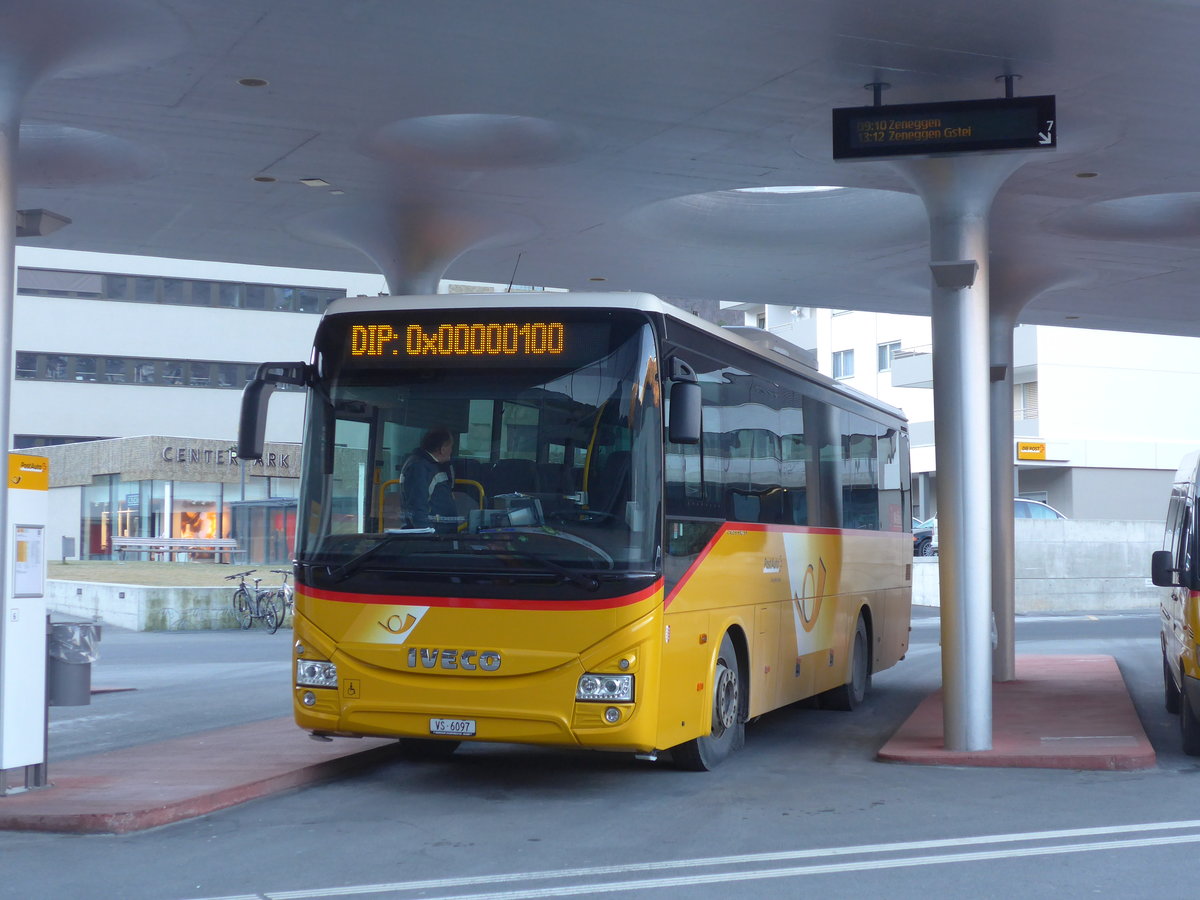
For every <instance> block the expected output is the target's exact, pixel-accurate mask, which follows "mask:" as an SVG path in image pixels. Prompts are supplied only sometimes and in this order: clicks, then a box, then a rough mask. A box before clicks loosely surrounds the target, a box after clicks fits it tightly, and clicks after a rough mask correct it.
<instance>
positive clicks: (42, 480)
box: [8, 453, 50, 491]
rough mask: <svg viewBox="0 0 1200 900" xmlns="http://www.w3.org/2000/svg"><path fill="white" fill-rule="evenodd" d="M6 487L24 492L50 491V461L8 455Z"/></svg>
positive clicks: (41, 457)
mask: <svg viewBox="0 0 1200 900" xmlns="http://www.w3.org/2000/svg"><path fill="white" fill-rule="evenodd" d="M8 486H9V487H10V488H18V489H20V490H26V491H48V490H50V460H48V459H46V457H44V456H24V455H22V454H19V453H10V454H8Z"/></svg>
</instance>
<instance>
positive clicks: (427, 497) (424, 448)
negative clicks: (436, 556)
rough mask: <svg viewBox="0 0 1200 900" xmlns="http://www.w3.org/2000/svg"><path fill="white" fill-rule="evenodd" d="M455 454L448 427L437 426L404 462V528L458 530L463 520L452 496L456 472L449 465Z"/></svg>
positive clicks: (401, 488) (402, 482) (402, 483)
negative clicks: (458, 513)
mask: <svg viewBox="0 0 1200 900" xmlns="http://www.w3.org/2000/svg"><path fill="white" fill-rule="evenodd" d="M453 454H454V435H452V434H451V433H450V429H449V428H445V427H437V428H431V429H430V430H429V431H427V432H425V435H424V437H422V438H421V445H420V446H419V447H417V449H415V450H413V452H412V453H410V454H409V456H408V459H406V460H405V461H404V465H403V467H402V468H401V469H400V502H401V504H402V506H403V510H404V513H403V527H405V528H430V527H432V528H436V529H437V530H438V531H447V532H453V531H457V530H458V523H459V522H461V521H462V519H461V517H459V516H458V515H457V509H456V508H455V505H454V497H453V496H452V494H451V491H452V490H453V488H454V469H453V468H451V466H450V457H451V456H452V455H453Z"/></svg>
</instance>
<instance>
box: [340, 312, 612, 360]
mask: <svg viewBox="0 0 1200 900" xmlns="http://www.w3.org/2000/svg"><path fill="white" fill-rule="evenodd" d="M609 336H610V326H609V324H608V323H607V322H596V321H588V322H581V321H573V320H572V319H571V318H568V317H559V316H537V317H531V318H525V317H523V316H520V315H517V316H514V315H512V314H511V313H509V314H507V315H505V314H504V313H500V314H498V315H496V316H494V317H488V316H479V315H478V314H472V315H465V316H464V315H455V314H454V313H444V314H436V313H435V314H431V313H417V314H396V313H382V314H379V315H368V316H359V315H352V316H338V317H335V318H334V320H333V321H331V322H329V323H327V325H326V326H325V328H324V329H323V337H322V339H321V341H320V343H321V345H322V346H328V347H329V348H330V350H331V351H332V352H333V353H334V355H335V356H336V357H337V358H338V359H340V360H341V361H342V365H348V366H352V367H355V368H362V367H371V368H392V367H397V366H400V367H403V366H416V367H428V366H437V367H445V366H450V367H462V366H472V367H473V366H489V365H498V364H500V365H502V364H515V365H520V366H524V367H531V366H532V367H543V366H545V367H560V366H572V365H578V364H579V363H580V362H581V361H584V360H587V359H589V358H591V359H594V358H595V355H596V354H598V353H603V352H604V348H605V347H606V346H607V345H608V341H609ZM330 339H332V343H326V342H327V341H330ZM335 347H336V348H337V349H336V350H335V349H334V348H335Z"/></svg>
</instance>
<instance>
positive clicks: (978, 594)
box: [894, 155, 1024, 751]
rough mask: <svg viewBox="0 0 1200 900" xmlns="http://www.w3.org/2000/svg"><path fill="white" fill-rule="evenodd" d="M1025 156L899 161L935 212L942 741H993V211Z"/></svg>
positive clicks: (958, 746) (951, 744) (968, 746)
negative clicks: (990, 323)
mask: <svg viewBox="0 0 1200 900" xmlns="http://www.w3.org/2000/svg"><path fill="white" fill-rule="evenodd" d="M1023 162H1024V159H1023V158H1022V157H1020V156H1012V155H995V156H948V157H938V158H933V159H912V160H904V161H901V162H896V163H894V165H895V166H896V168H897V170H898V171H899V172H900V173H901V174H902V175H904V177H905V178H906V179H908V181H909V182H910V183H911V184H912V185H913V186H914V188H916V190H917V193H918V194H919V195H920V196H921V199H922V200H923V201H924V203H925V209H926V212H927V213H928V215H929V232H930V259H931V262H930V269H931V270H932V272H933V287H932V293H931V298H932V303H931V310H932V320H933V385H934V440H935V443H936V445H937V455H938V486H937V494H938V530H939V533H940V542H939V543H940V546H939V551H938V553H939V557H940V559H939V569H940V574H941V578H940V583H941V584H940V602H941V611H942V690H943V695H944V697H945V704H944V710H945V711H944V721H943V739H944V741H945V746H946V747H947V749H951V750H968V751H971V750H989V749H991V746H992V693H991V632H992V611H991V588H992V585H991V571H992V550H991V540H990V535H991V528H992V503H991V474H990V472H991V466H990V452H991V451H990V446H991V441H990V421H989V412H988V410H989V407H990V403H989V387H988V386H989V365H988V360H989V327H988V273H989V266H988V215H989V213H990V211H991V206H992V201H993V199H994V198H995V196H996V192H997V191H998V190H999V189H1000V186H1001V185H1002V184H1003V183H1004V181H1005V180H1006V179H1007V178H1008V177H1009V176H1010V175H1011V174H1012V173H1013V172H1015V171H1016V170H1017V169H1018V168H1019V167H1020V166H1021V164H1022V163H1023Z"/></svg>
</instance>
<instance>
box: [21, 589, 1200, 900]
mask: <svg viewBox="0 0 1200 900" xmlns="http://www.w3.org/2000/svg"><path fill="white" fill-rule="evenodd" d="M1157 627H1158V626H1157V619H1156V616H1155V615H1154V614H1150V613H1143V612H1138V613H1129V614H1124V615H1122V614H1113V613H1104V614H1097V615H1095V616H1087V615H1074V616H1043V617H1025V618H1021V619H1020V620H1019V622H1018V627H1017V637H1018V653H1019V654H1020V653H1038V654H1041V653H1105V654H1110V655H1112V656H1114V657H1115V658H1116V659H1117V661H1118V663H1119V665H1120V667H1121V670H1122V672H1123V674H1124V676H1125V678H1126V681H1127V682H1128V683H1129V685H1130V689H1131V692H1132V694H1133V698H1134V702H1135V705H1136V707H1137V709H1138V712H1139V714H1140V715H1141V717H1142V721H1143V725H1144V727H1145V729H1146V733H1147V734H1148V736H1149V737H1150V739H1151V741H1152V743H1153V744H1154V746H1155V749H1156V751H1157V753H1158V767H1157V768H1156V769H1153V770H1147V771H1142V772H1078V771H1062V770H1032V769H984V768H940V767H923V766H905V765H894V764H885V763H880V762H877V761H875V759H874V754H875V752H876V750H877V749H878V748H879V746H880V745H881V744H882V743H883V742H884V741H885V740H886V739H887V737H888V736H890V734H891V733H892V732H893V731H894V730H895V728H896V727H898V726H899V724H900V723H901V722H903V721H904V719H905V718H906V716H907V715H908V714H909V713H910V712H911V711H912V710H913V709H914V708H915V706H916V705H917V703H918V702H919V701H920V700H921V699H922V698H923V697H924V696H925V695H926V694H927V693H928V692H930V691H932V690H934V689H935V688H936V687H937V685H938V682H939V655H938V644H937V637H938V629H937V619H936V615H935V614H933V613H931V612H930V611H927V610H922V611H920V612H919V614H918V618H917V620H916V621H915V622H914V633H913V645H912V652H910V654H909V656H908V658H907V659H906V660H905V661H904V662H902V663H901V664H900V665H899V666H897V667H895V668H894V669H892V670H890V671H888V672H885V673H882V674H880V675H878V676H877V677H876V679H875V684H874V689H873V692H872V695H871V697H870V699H869V700H868V702H867V703H866V704H865V705H864V706H863V707H861V708H860V709H858V710H857V711H855V712H853V713H848V714H847V713H838V712H831V711H823V710H813V709H802V708H791V709H787V710H782V711H779V712H776V713H773V714H771V715H769V716H766V717H763V718H762V719H760V720H759V721H757V722H756V723H754V724H753V725H752V726H751V727H750V728H749V729H748V733H747V745H746V748H745V750H744V751H743V752H742V753H741V754H739V755H738V756H736V757H734V758H733V759H732V760H731V761H730V762H728V763H727V764H726V765H725V766H724V767H723V768H722V769H721V770H719V771H717V772H715V773H708V774H700V773H687V772H679V771H675V770H674V769H672V768H671V767H670V766H669V765H668V764H667V763H665V762H663V763H657V764H651V763H646V762H638V761H635V760H632V759H629V758H626V757H623V756H613V755H606V754H600V753H584V752H574V753H571V752H561V751H548V750H540V749H537V748H527V747H518V746H512V745H472V746H464V747H463V748H462V749H461V750H460V751H459V753H458V754H456V755H455V757H453V758H452V759H451V760H450V761H448V762H443V763H422V764H414V763H405V762H400V761H397V762H394V763H388V764H384V765H381V766H378V767H375V768H372V769H369V770H366V771H364V772H362V773H361V774H360V775H358V776H356V777H354V778H350V779H346V780H343V781H339V782H335V783H330V784H325V785H321V786H317V787H312V788H307V789H304V790H300V791H296V792H293V793H290V794H284V795H280V796H275V797H271V798H267V799H263V800H259V801H256V802H253V803H249V804H246V805H244V806H241V807H236V808H233V809H229V810H225V811H222V812H219V813H214V814H212V815H210V816H206V817H204V818H201V819H195V820H191V821H186V822H181V823H179V824H176V825H171V826H167V827H164V828H161V829H158V830H155V831H149V832H142V833H138V834H130V835H125V836H120V837H114V836H88V837H81V836H66V835H46V834H16V833H8V834H2V833H0V873H2V874H0V897H4V898H10V897H11V898H23V900H24V898H38V897H54V898H75V897H78V898H85V897H86V898H109V897H111V898H114V900H115V898H121V900H140V898H156V900H193V898H195V900H198V898H232V897H238V898H243V900H249V898H280V900H282V898H285V897H287V898H297V900H298V898H328V897H356V896H363V897H396V898H409V897H413V898H416V897H420V898H450V897H455V898H466V897H472V898H480V900H482V898H487V900H501V898H503V900H514V898H524V897H529V898H534V897H562V896H586V897H600V898H614V897H646V898H657V897H663V898H666V897H669V898H676V897H681V898H688V900H692V898H743V897H744V898H751V897H752V898H755V900H762V898H764V897H766V898H774V897H799V896H802V895H803V896H807V895H810V894H817V893H819V894H820V895H822V896H824V897H835V898H836V897H860V896H878V897H889V898H910V897H911V898H922V900H925V898H928V897H931V896H933V897H971V898H991V897H996V898H1006V900H1007V898H1011V897H1021V898H1055V900H1062V898H1074V897H1090V896H1104V897H1147V896H1163V897H1176V896H1184V895H1185V894H1189V893H1191V891H1190V888H1189V887H1188V885H1189V884H1190V880H1191V879H1190V875H1188V873H1189V872H1192V871H1193V870H1194V868H1195V864H1194V860H1195V857H1196V850H1195V847H1196V845H1197V844H1200V815H1198V812H1200V810H1198V809H1197V804H1196V800H1197V797H1200V759H1195V758H1192V757H1187V756H1185V755H1183V754H1182V753H1181V752H1180V751H1179V749H1178V748H1179V739H1178V733H1177V732H1178V724H1177V719H1176V718H1175V717H1172V716H1168V715H1167V714H1166V713H1165V712H1164V711H1163V709H1162V702H1161V694H1162V687H1161V681H1160V678H1161V675H1160V664H1159V656H1158V643H1157V640H1158V639H1157ZM289 641H290V637H289V635H288V634H287V633H286V632H285V631H281V632H280V633H279V634H277V635H274V636H269V635H265V634H262V633H261V632H250V633H239V632H219V633H207V634H129V633H122V632H115V631H109V632H106V633H105V635H104V640H103V642H102V644H101V651H102V658H101V661H100V662H98V663H96V667H95V671H94V677H93V682H94V684H96V685H97V686H101V685H109V686H114V687H115V686H123V687H134V688H137V690H136V691H130V692H125V693H113V694H105V695H100V696H97V697H96V698H95V701H94V703H93V704H92V706H90V707H80V708H76V709H56V710H53V711H52V718H53V722H52V726H51V764H50V771H51V777H53V762H54V760H55V759H56V758H57V759H65V758H67V757H69V756H72V755H75V754H77V753H82V752H94V751H96V750H102V749H109V748H111V747H116V746H120V745H123V744H127V743H134V742H140V741H144V740H147V739H154V738H156V737H168V736H173V735H175V734H180V733H184V732H186V731H190V730H200V729H206V728H211V727H215V726H220V725H224V724H234V723H237V722H245V721H252V720H254V719H259V718H269V717H274V716H277V715H283V714H286V697H283V696H281V695H282V694H283V693H284V689H283V685H284V684H285V683H286V658H287V645H288V643H289ZM281 670H282V672H281ZM0 802H3V801H2V800H0Z"/></svg>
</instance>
